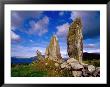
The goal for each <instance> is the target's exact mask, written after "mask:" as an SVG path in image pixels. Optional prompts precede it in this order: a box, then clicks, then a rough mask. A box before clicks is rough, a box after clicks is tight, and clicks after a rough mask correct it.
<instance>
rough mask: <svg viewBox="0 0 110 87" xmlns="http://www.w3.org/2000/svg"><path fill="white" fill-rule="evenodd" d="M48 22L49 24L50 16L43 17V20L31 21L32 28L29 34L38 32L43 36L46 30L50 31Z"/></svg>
mask: <svg viewBox="0 0 110 87" xmlns="http://www.w3.org/2000/svg"><path fill="white" fill-rule="evenodd" d="M48 24H49V18H48V17H47V16H45V17H43V18H42V19H41V20H39V21H37V22H35V21H30V26H31V29H30V30H29V32H28V33H29V34H38V35H39V36H42V35H43V34H45V33H46V32H48V29H47V28H48Z"/></svg>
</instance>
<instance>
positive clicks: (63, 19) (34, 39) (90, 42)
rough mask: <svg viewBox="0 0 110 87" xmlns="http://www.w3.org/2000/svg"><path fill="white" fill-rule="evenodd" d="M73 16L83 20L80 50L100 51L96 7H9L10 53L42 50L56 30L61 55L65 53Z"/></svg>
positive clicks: (21, 54) (15, 54) (25, 54)
mask: <svg viewBox="0 0 110 87" xmlns="http://www.w3.org/2000/svg"><path fill="white" fill-rule="evenodd" d="M76 17H81V20H82V24H83V43H84V44H83V48H84V49H83V51H84V52H89V53H94V52H95V53H96V52H97V53H100V12H99V11H12V12H11V56H19V57H32V56H35V55H36V50H39V51H41V52H42V54H44V53H45V49H46V47H47V46H48V45H49V42H50V40H51V37H52V36H53V35H54V34H56V36H57V38H58V40H59V45H60V50H61V55H62V57H66V56H67V49H66V48H67V45H66V35H67V32H68V28H69V26H70V24H71V23H72V21H74V19H75V18H76Z"/></svg>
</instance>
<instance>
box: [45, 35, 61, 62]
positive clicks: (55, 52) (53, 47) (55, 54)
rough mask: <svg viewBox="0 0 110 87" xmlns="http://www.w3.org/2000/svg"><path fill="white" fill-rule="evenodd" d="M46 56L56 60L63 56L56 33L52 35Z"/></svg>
mask: <svg viewBox="0 0 110 87" xmlns="http://www.w3.org/2000/svg"><path fill="white" fill-rule="evenodd" d="M45 58H49V59H51V60H55V61H59V60H60V59H61V58H62V57H61V53H60V47H59V44H58V39H57V37H56V35H54V36H53V37H52V39H51V41H50V44H49V46H48V47H47V48H46V51H45Z"/></svg>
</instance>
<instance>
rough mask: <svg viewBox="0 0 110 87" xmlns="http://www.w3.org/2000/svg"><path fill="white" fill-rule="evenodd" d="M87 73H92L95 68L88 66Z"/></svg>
mask: <svg viewBox="0 0 110 87" xmlns="http://www.w3.org/2000/svg"><path fill="white" fill-rule="evenodd" d="M88 71H89V72H90V73H92V72H93V71H95V67H94V66H93V65H88Z"/></svg>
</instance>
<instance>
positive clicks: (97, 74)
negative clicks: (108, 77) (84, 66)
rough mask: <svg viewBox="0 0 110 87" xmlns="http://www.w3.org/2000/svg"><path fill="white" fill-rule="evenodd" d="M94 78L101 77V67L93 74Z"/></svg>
mask: <svg viewBox="0 0 110 87" xmlns="http://www.w3.org/2000/svg"><path fill="white" fill-rule="evenodd" d="M93 76H94V77H99V76H100V67H97V68H96V70H95V71H94V72H93Z"/></svg>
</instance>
